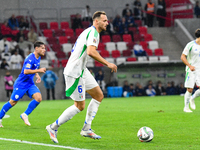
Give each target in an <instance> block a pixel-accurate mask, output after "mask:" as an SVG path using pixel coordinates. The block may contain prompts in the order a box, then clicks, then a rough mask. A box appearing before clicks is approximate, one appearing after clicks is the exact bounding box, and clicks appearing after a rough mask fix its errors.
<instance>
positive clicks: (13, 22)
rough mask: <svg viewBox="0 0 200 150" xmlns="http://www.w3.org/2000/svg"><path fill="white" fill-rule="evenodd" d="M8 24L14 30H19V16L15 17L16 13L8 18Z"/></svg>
mask: <svg viewBox="0 0 200 150" xmlns="http://www.w3.org/2000/svg"><path fill="white" fill-rule="evenodd" d="M8 26H9V27H10V28H11V29H12V30H18V29H19V22H18V20H17V18H15V15H14V14H12V16H11V17H10V18H9V19H8Z"/></svg>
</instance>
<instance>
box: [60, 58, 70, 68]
mask: <svg viewBox="0 0 200 150" xmlns="http://www.w3.org/2000/svg"><path fill="white" fill-rule="evenodd" d="M67 62H68V59H63V60H61V65H62V67H63V68H64V67H65V66H66V64H67Z"/></svg>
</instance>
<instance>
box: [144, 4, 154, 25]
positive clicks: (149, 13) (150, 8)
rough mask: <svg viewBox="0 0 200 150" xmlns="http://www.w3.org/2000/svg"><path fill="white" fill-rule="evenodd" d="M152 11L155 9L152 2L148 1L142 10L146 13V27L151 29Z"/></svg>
mask: <svg viewBox="0 0 200 150" xmlns="http://www.w3.org/2000/svg"><path fill="white" fill-rule="evenodd" d="M154 9H155V4H154V3H153V2H152V0H148V3H147V4H146V5H145V8H144V10H145V11H146V12H147V14H146V19H147V20H146V21H147V26H148V27H153V19H154Z"/></svg>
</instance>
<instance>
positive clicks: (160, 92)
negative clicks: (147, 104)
mask: <svg viewBox="0 0 200 150" xmlns="http://www.w3.org/2000/svg"><path fill="white" fill-rule="evenodd" d="M156 95H166V92H165V88H164V86H163V85H162V82H161V81H158V82H157V85H156Z"/></svg>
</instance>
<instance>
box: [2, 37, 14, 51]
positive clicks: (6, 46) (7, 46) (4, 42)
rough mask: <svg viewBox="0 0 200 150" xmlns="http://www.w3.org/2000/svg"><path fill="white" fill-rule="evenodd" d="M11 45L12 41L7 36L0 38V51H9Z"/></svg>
mask: <svg viewBox="0 0 200 150" xmlns="http://www.w3.org/2000/svg"><path fill="white" fill-rule="evenodd" d="M10 47H11V45H10V42H9V41H8V40H7V38H6V37H4V38H3V39H2V40H0V52H9V51H10Z"/></svg>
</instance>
